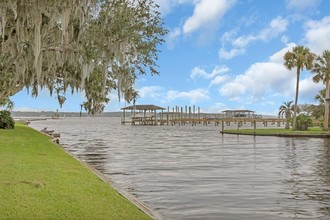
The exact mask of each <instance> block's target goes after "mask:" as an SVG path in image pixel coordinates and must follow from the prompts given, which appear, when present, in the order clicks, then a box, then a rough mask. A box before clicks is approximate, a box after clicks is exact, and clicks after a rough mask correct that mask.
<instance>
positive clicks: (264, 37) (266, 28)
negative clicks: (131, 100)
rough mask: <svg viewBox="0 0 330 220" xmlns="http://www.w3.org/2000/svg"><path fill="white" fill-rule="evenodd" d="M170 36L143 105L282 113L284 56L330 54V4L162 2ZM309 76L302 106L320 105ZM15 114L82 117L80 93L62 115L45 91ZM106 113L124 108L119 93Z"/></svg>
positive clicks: (290, 80) (140, 85)
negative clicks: (301, 49) (298, 51)
mask: <svg viewBox="0 0 330 220" xmlns="http://www.w3.org/2000/svg"><path fill="white" fill-rule="evenodd" d="M156 2H157V3H158V4H159V5H160V8H159V9H160V11H161V13H162V16H163V18H164V21H165V27H166V28H167V29H168V30H169V34H168V35H167V36H166V43H164V44H163V45H161V46H160V50H161V53H160V54H159V60H158V64H159V71H160V75H159V76H149V75H148V76H142V77H140V78H139V79H138V80H137V82H136V88H137V89H138V91H139V95H140V98H139V99H138V100H137V104H155V105H159V106H162V107H166V108H167V106H170V107H171V108H172V107H175V106H185V105H187V106H193V105H195V106H196V107H200V108H201V109H202V111H203V112H216V113H217V112H221V111H223V110H227V109H249V110H253V111H256V112H257V113H258V114H271V115H276V114H277V112H278V108H279V106H280V105H281V103H282V102H284V101H291V100H293V99H294V93H295V80H296V73H295V71H288V70H287V69H285V67H284V66H283V55H284V54H285V52H287V51H288V50H291V49H292V47H294V46H295V45H304V46H307V47H309V48H310V50H311V51H312V52H314V53H317V54H320V53H322V52H323V51H324V50H330V1H328V0H276V1H265V0H156ZM311 77H312V74H311V73H310V72H308V71H304V72H303V73H302V76H301V81H300V93H299V103H301V104H306V103H315V101H314V97H315V95H316V94H317V93H318V91H319V90H321V89H322V88H323V85H322V84H315V83H313V82H312V80H311ZM13 100H14V102H15V110H51V111H55V110H56V109H59V110H60V111H80V103H82V102H83V96H82V95H81V94H75V95H73V96H72V95H68V97H67V101H66V103H65V104H64V105H63V107H62V109H60V108H59V105H58V103H57V101H56V99H55V97H49V94H48V92H47V91H43V92H42V93H41V94H40V95H39V96H38V98H37V99H34V98H31V97H30V96H29V95H27V92H26V91H22V92H20V93H19V94H17V95H15V96H14V98H13ZM111 100H112V101H111V102H110V103H109V104H108V106H107V107H106V111H118V110H119V109H120V108H121V107H123V106H125V102H123V101H122V102H119V101H118V99H117V98H116V93H114V94H113V95H111Z"/></svg>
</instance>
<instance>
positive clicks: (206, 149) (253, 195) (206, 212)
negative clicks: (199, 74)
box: [31, 118, 330, 219]
mask: <svg viewBox="0 0 330 220" xmlns="http://www.w3.org/2000/svg"><path fill="white" fill-rule="evenodd" d="M31 126H32V127H35V128H37V129H42V128H44V127H48V128H49V129H52V130H56V132H60V133H61V144H62V145H63V147H64V148H66V149H67V150H68V151H70V152H71V153H73V154H75V155H77V156H78V157H79V158H80V159H81V160H84V161H86V162H88V163H89V164H91V165H92V166H94V167H95V168H96V169H98V170H99V171H101V172H102V173H104V174H106V175H109V177H110V178H111V179H112V180H114V181H115V182H117V183H119V184H120V185H121V186H122V187H123V188H125V189H126V190H128V191H130V192H131V193H132V194H134V195H135V196H137V197H138V198H139V199H140V200H142V201H144V202H145V203H146V204H148V205H149V206H150V207H151V208H153V209H154V210H156V211H158V212H159V213H161V214H162V215H163V216H165V218H167V219H330V149H329V148H330V143H329V139H312V138H295V139H294V138H276V137H253V136H235V135H223V136H222V135H220V134H219V130H220V127H216V126H214V125H212V126H210V125H209V126H202V125H200V126H199V125H198V126H128V125H125V126H121V125H120V118H82V119H79V118H67V119H61V120H49V121H38V122H33V123H32V124H31Z"/></svg>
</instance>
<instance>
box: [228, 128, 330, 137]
mask: <svg viewBox="0 0 330 220" xmlns="http://www.w3.org/2000/svg"><path fill="white" fill-rule="evenodd" d="M224 132H225V133H235V134H256V135H281V134H292V135H330V132H325V131H323V130H322V129H321V128H319V127H313V128H309V129H308V130H307V131H292V130H291V129H284V128H258V129H255V130H254V129H238V130H237V129H230V130H224Z"/></svg>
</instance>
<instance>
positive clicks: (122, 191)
mask: <svg viewBox="0 0 330 220" xmlns="http://www.w3.org/2000/svg"><path fill="white" fill-rule="evenodd" d="M25 126H27V127H29V128H31V129H33V130H35V131H37V132H39V133H40V134H43V135H46V136H48V137H52V136H51V135H48V134H46V133H43V132H42V131H39V130H37V129H35V128H33V127H30V126H29V125H26V124H25ZM50 141H52V140H51V139H50ZM54 144H55V145H57V146H58V147H59V148H61V149H62V150H64V152H65V153H67V154H68V155H70V156H71V157H72V158H74V159H75V160H77V161H78V162H79V163H81V164H82V165H83V166H85V167H86V168H87V169H88V170H90V171H91V172H93V173H94V174H95V175H96V176H97V177H98V178H99V179H100V180H102V181H103V182H105V183H106V184H107V185H108V186H109V187H111V188H113V189H114V190H116V191H117V192H118V193H119V194H120V195H122V196H123V197H125V198H126V199H127V200H128V201H130V202H131V203H132V204H133V205H135V206H136V207H137V208H138V209H140V210H141V211H142V212H144V213H145V214H146V215H148V216H150V217H151V218H152V219H154V220H164V219H165V218H164V217H163V216H161V215H160V214H159V213H158V212H156V211H155V210H153V209H151V208H149V207H148V206H147V205H146V204H145V203H143V202H142V201H140V200H139V199H138V198H136V197H135V196H134V195H132V194H131V193H129V192H128V191H126V190H125V189H123V188H122V187H121V186H120V185H119V184H117V183H115V182H114V181H113V180H112V179H111V178H110V177H108V176H106V175H105V174H103V173H101V172H100V171H98V170H97V169H95V168H94V167H92V166H91V165H89V164H88V163H86V162H85V161H82V160H80V159H79V158H78V157H77V156H75V155H73V154H72V153H70V152H69V151H67V150H66V149H65V148H64V147H63V146H62V145H61V144H59V143H54Z"/></svg>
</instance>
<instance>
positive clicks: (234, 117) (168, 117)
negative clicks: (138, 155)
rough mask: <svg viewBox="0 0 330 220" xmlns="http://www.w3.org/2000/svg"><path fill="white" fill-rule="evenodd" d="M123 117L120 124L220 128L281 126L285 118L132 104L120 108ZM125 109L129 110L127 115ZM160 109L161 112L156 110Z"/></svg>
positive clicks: (244, 111)
mask: <svg viewBox="0 0 330 220" xmlns="http://www.w3.org/2000/svg"><path fill="white" fill-rule="evenodd" d="M122 110H123V117H122V118H121V124H122V125H125V124H131V125H192V126H194V125H205V126H206V125H211V124H213V125H215V126H222V130H224V129H223V128H224V127H225V126H233V124H234V125H235V126H236V127H237V128H239V127H242V126H243V125H246V124H249V123H250V125H251V126H253V127H254V128H255V127H256V126H257V123H259V124H260V123H261V125H262V126H264V127H267V126H268V125H272V126H274V125H276V126H277V127H281V123H282V125H284V123H285V119H282V118H264V117H262V116H261V115H256V114H254V111H250V110H226V111H223V113H219V114H207V113H201V112H200V108H199V107H198V108H196V107H195V106H192V107H189V106H185V107H178V106H176V107H175V108H173V109H172V111H170V108H169V107H167V112H164V110H166V108H162V107H159V106H155V105H133V106H128V107H125V108H122ZM125 111H130V113H128V116H127V115H126V112H125ZM157 111H161V112H157Z"/></svg>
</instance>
